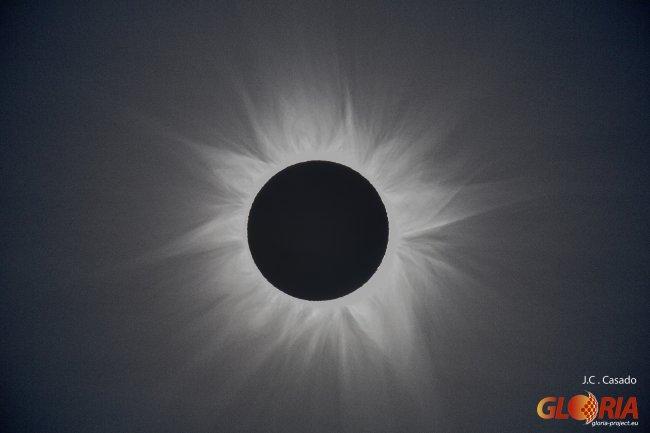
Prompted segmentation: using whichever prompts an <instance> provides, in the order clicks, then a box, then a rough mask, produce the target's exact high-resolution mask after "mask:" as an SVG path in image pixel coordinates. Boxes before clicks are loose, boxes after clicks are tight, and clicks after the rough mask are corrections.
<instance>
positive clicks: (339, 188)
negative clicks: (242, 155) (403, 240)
mask: <svg viewBox="0 0 650 433" xmlns="http://www.w3.org/2000/svg"><path fill="white" fill-rule="evenodd" d="M387 244H388V217H387V214H386V208H385V207H384V204H383V202H382V200H381V198H380V197H379V194H378V193H377V191H376V190H375V188H374V187H373V186H372V184H371V183H370V182H369V181H368V180H367V179H366V178H364V177H363V176H362V175H361V174H359V173H357V172H356V171H354V170H352V169H351V168H349V167H346V166H344V165H341V164H337V163H334V162H329V161H307V162H302V163H299V164H295V165H292V166H290V167H287V168H285V169H284V170H282V171H280V172H279V173H277V174H276V175H274V176H273V177H272V178H271V179H270V180H269V181H268V182H267V183H266V184H265V185H264V186H263V187H262V189H261V190H260V191H259V193H258V194H257V196H256V197H255V200H254V201H253V204H252V206H251V209H250V213H249V216H248V245H249V247H250V251H251V255H252V256H253V260H254V262H255V264H256V265H257V267H258V268H259V270H260V272H261V273H262V275H263V276H264V277H265V278H266V279H267V280H268V281H269V282H270V283H271V284H272V285H273V286H275V287H276V288H278V289H279V290H281V291H283V292H284V293H286V294H288V295H290V296H293V297H295V298H300V299H306V300H310V301H324V300H329V299H336V298H340V297H342V296H345V295H348V294H349V293H352V292H354V291H355V290H357V289H358V288H359V287H361V286H363V285H364V284H365V283H366V282H367V281H368V280H369V279H370V277H372V275H373V274H374V273H375V271H376V270H377V268H378V267H379V265H380V264H381V261H382V258H383V257H384V253H385V252H386V246H387Z"/></svg>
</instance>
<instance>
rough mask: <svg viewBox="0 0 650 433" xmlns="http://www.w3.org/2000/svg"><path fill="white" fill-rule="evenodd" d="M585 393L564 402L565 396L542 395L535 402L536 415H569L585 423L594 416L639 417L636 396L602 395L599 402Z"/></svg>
mask: <svg viewBox="0 0 650 433" xmlns="http://www.w3.org/2000/svg"><path fill="white" fill-rule="evenodd" d="M585 392H586V393H587V395H583V394H577V395H574V396H573V397H571V398H570V399H569V400H568V402H567V403H566V411H565V401H566V398H565V397H544V398H542V399H541V400H540V401H539V403H537V415H539V417H540V418H542V419H568V418H569V416H570V417H571V418H573V419H575V420H577V421H584V422H585V424H589V423H591V422H593V421H594V420H595V419H596V418H598V419H603V418H607V419H610V420H624V419H626V418H628V417H632V419H635V420H636V419H639V410H638V407H637V401H636V397H634V396H632V397H628V398H627V400H626V399H625V398H623V397H602V398H601V399H600V403H599V402H598V400H597V399H596V396H595V395H593V394H592V393H591V392H589V391H585Z"/></svg>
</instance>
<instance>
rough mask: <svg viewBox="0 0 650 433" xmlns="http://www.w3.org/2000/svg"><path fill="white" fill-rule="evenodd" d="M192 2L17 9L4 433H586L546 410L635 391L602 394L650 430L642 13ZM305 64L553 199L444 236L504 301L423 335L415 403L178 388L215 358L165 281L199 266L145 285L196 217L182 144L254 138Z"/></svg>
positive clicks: (6, 43)
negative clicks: (342, 402) (543, 401)
mask: <svg viewBox="0 0 650 433" xmlns="http://www.w3.org/2000/svg"><path fill="white" fill-rule="evenodd" d="M184 3H185V2H179V3H177V4H172V3H171V2H150V3H141V2H134V1H129V2H96V3H93V2H87V3H83V2H80V3H73V2H69V3H68V2H41V3H38V2H20V3H19V2H9V3H8V4H7V3H3V5H2V6H1V8H0V40H1V46H2V48H1V56H2V58H1V60H0V64H1V65H2V67H1V69H2V79H1V80H0V89H1V90H0V91H1V95H2V106H1V109H2V114H1V115H0V164H1V169H0V173H1V176H2V180H1V182H0V194H1V204H0V218H1V219H0V233H1V241H0V257H1V262H0V263H1V267H0V289H1V296H2V298H1V302H0V326H1V328H0V329H1V335H0V338H1V340H0V347H1V349H0V369H1V370H0V371H1V375H0V376H1V379H0V380H1V382H0V430H2V431H5V432H14V431H15V432H72V431H84V432H118V431H122V432H126V431H133V432H136V431H137V432H165V431H169V432H191V431H223V432H225V431H269V430H276V431H286V432H306V431H313V432H319V431H323V432H325V431H400V432H411V431H413V432H422V431H498V432H522V431H538V430H539V431H563V430H566V431H575V430H576V429H579V428H590V427H581V426H579V425H578V424H577V423H575V422H573V421H566V422H561V421H558V422H554V421H543V420H541V419H539V418H538V417H537V415H536V413H535V407H536V404H537V401H538V400H539V399H540V398H541V397H543V396H546V395H566V396H571V395H574V394H576V393H579V392H582V391H583V387H582V385H581V381H582V377H583V376H584V375H589V374H594V375H599V376H601V375H605V374H607V375H610V376H627V375H628V374H630V375H632V376H634V377H636V378H637V379H638V381H639V383H638V384H637V385H636V386H610V387H606V386H593V387H590V388H589V390H590V391H592V392H594V393H595V394H596V395H597V396H600V395H608V394H609V395H615V396H618V395H622V396H628V395H637V396H638V398H639V412H640V420H639V421H640V423H642V424H643V425H645V426H646V427H647V425H648V423H650V418H649V417H650V412H649V411H650V406H649V405H648V403H647V401H648V400H647V398H648V396H649V393H648V386H647V382H648V380H650V374H649V372H648V368H647V366H648V365H650V359H649V358H648V352H647V346H648V330H649V329H650V328H649V326H648V325H649V323H648V305H649V302H648V301H649V296H648V269H649V266H648V264H649V260H648V259H649V258H650V257H649V255H650V253H649V250H648V247H647V245H648V240H649V239H648V221H649V216H650V215H649V212H648V211H649V207H648V204H649V203H650V201H649V196H648V188H647V174H648V166H650V161H649V158H648V132H649V128H648V125H649V123H650V122H648V113H649V110H648V108H649V107H648V104H649V103H650V98H649V96H650V95H649V94H648V80H647V74H648V70H649V68H648V66H649V65H648V63H649V57H648V43H649V38H648V23H650V19H649V18H650V17H649V14H648V11H649V7H648V3H645V2H635V1H607V2H576V3H574V2H567V1H558V2H554V1H549V2H530V3H529V4H524V2H494V3H492V4H488V2H458V1H452V2H421V3H418V2H396V1H394V2H363V1H354V2H349V3H336V4H334V3H332V4H312V3H302V2H298V1H296V2H287V3H282V2H278V3H276V2H273V3H274V5H265V4H262V3H261V2H259V3H253V2H250V3H249V2H230V3H219V2H193V3H191V4H184ZM332 59H335V61H334V60H332ZM301 63H304V64H306V65H307V66H305V67H304V68H303V69H304V70H309V68H312V69H311V70H312V72H313V76H312V78H313V80H314V81H315V82H318V81H319V80H321V79H325V78H324V77H323V75H325V74H326V72H323V71H324V70H328V68H323V67H322V66H323V65H326V66H331V64H332V63H336V65H337V71H338V72H339V73H340V75H341V77H344V79H345V80H347V82H348V83H349V87H350V92H351V95H352V98H353V100H354V101H355V102H357V103H358V104H359V106H361V107H366V108H367V107H370V106H372V105H373V103H375V101H378V100H379V101H382V100H383V99H382V97H377V95H391V98H392V99H390V98H386V100H390V101H392V102H391V103H390V104H389V105H388V106H382V107H376V110H388V111H391V112H395V113H401V114H402V115H409V116H410V115H412V116H414V117H416V118H418V119H433V120H431V122H434V121H435V119H438V118H446V117H453V118H454V119H455V120H454V121H455V124H454V127H453V130H452V132H451V134H450V135H449V137H447V140H446V142H445V144H444V145H443V153H444V152H446V153H448V154H462V155H466V156H467V158H470V159H471V158H482V159H484V158H488V159H489V160H490V161H493V162H494V163H493V164H490V165H489V167H488V168H486V169H485V170H484V171H483V172H481V174H480V176H481V178H482V179H484V180H500V179H510V178H518V179H525V180H526V182H527V184H528V185H533V187H534V188H535V189H536V190H537V191H542V193H539V194H536V195H535V196H534V197H533V198H531V200H528V201H526V202H524V203H519V204H517V205H513V206H510V207H506V208H500V209H497V210H494V211H492V212H489V213H487V214H484V215H481V216H479V217H474V218H470V219H468V220H465V221H462V222H460V223H458V224H460V226H458V227H457V228H456V229H455V230H454V231H453V233H463V237H462V239H447V241H450V242H452V243H453V242H454V241H455V242H456V245H457V248H455V249H453V250H451V252H450V253H449V257H448V259H449V260H450V262H451V263H453V264H454V265H455V266H456V267H458V268H459V269H462V270H463V271H464V272H466V273H467V274H468V275H471V276H472V277H473V278H474V279H476V280H478V281H480V282H481V284H482V285H483V286H484V287H486V288H488V289H487V290H486V291H485V292H472V291H467V290H457V291H454V290H450V293H451V294H450V297H451V298H450V299H449V300H448V302H449V303H450V305H453V313H452V312H451V311H450V312H448V315H446V314H447V313H445V312H442V313H441V314H440V315H438V316H436V317H431V316H428V315H427V311H426V309H424V308H423V309H422V310H421V311H420V312H419V313H420V315H419V316H418V322H419V325H420V326H421V327H422V328H423V329H424V330H425V334H426V335H429V336H430V337H431V341H435V342H436V343H435V344H431V345H430V347H427V349H426V350H429V351H430V352H431V357H432V358H433V359H435V360H436V366H435V367H436V368H435V372H436V374H435V377H434V378H429V379H430V380H431V381H432V385H431V387H430V389H428V392H426V393H425V394H423V395H420V396H418V397H417V399H416V400H417V401H412V400H408V399H405V398H403V397H404V393H403V390H399V389H397V388H396V389H395V390H394V392H393V390H391V389H388V390H382V391H384V392H386V393H387V394H388V395H392V396H393V397H391V398H392V400H388V401H392V403H391V404H389V405H387V406H382V407H379V406H378V405H377V402H376V401H375V400H373V398H372V396H371V395H360V396H359V400H358V406H357V407H356V408H355V409H354V410H352V411H342V410H341V408H340V407H338V406H337V405H336V404H335V403H332V396H334V395H337V392H338V388H337V386H338V385H337V383H336V381H332V380H331V378H332V377H334V376H335V373H336V365H334V364H333V363H332V362H329V361H330V359H329V358H328V356H327V354H325V355H324V357H323V365H322V368H321V369H318V370H316V371H314V372H313V373H312V374H311V375H310V380H307V381H305V382H304V383H302V384H301V385H300V389H295V388H294V387H293V386H294V385H295V384H293V385H287V386H286V388H283V391H282V393H280V394H279V395H275V394H273V393H272V392H270V391H269V390H273V389H276V388H277V387H278V386H280V385H279V384H277V383H274V374H273V373H274V368H277V367H276V366H275V363H272V364H270V365H268V366H267V365H265V366H262V369H261V371H260V373H259V374H258V375H256V376H255V377H253V378H252V379H251V381H250V382H249V383H248V384H247V385H246V387H244V388H242V389H237V390H235V391H233V390H228V391H226V390H225V389H224V388H223V387H222V384H223V383H225V382H226V379H227V377H228V376H229V375H231V374H233V371H235V370H236V368H237V362H238V359H239V357H245V356H248V354H249V353H253V352H254V351H255V346H254V344H252V343H251V345H250V347H246V348H245V349H241V350H238V351H235V350H230V349H229V348H228V347H224V349H223V351H222V353H220V354H219V357H218V358H217V359H216V360H215V361H214V363H213V364H212V365H211V366H210V369H209V373H208V370H207V367H206V373H205V376H200V377H194V378H191V379H190V380H188V382H187V383H186V384H185V386H184V387H181V388H174V387H173V386H172V385H170V381H169V380H168V379H169V377H170V376H173V375H174V374H175V372H176V371H177V370H178V369H180V368H181V366H182V365H184V363H185V362H186V361H187V358H188V353H191V352H192V351H193V350H196V349H197V348H200V346H201V341H200V340H199V339H197V340H195V341H186V342H178V341H177V340H174V338H173V335H175V332H176V331H177V330H178V329H179V328H180V327H182V326H183V324H184V323H186V322H187V321H188V320H190V319H191V317H192V315H193V311H195V310H197V309H200V308H202V307H201V306H200V305H194V306H193V305H191V304H190V303H189V301H188V300H186V301H185V303H184V304H182V305H180V306H178V305H176V304H175V303H174V301H173V300H174V299H176V298H175V296H177V295H175V292H174V291H177V290H179V286H178V285H172V284H167V282H168V281H170V280H173V279H174V276H175V275H178V274H180V271H179V270H180V269H188V267H189V268H190V269H191V266H192V264H191V263H190V261H191V260H193V258H192V257H182V258H178V259H176V260H174V261H172V262H171V263H165V264H149V265H147V266H144V265H143V266H135V265H133V263H135V261H136V260H137V258H138V257H141V256H142V255H144V254H146V253H147V252H148V251H151V250H152V249H155V248H158V247H160V246H161V245H163V244H164V243H165V242H167V241H168V240H169V239H172V238H173V237H174V236H177V235H179V234H182V233H183V232H184V231H185V230H187V229H188V228H190V227H193V226H194V225H195V224H197V223H198V222H199V221H200V220H201V219H202V218H203V217H204V215H200V214H197V212H196V207H195V206H194V205H195V204H196V202H195V201H196V200H199V199H200V194H199V193H197V194H196V195H195V196H193V195H191V194H189V195H188V194H187V191H188V190H191V189H192V188H193V187H194V186H195V185H198V182H197V180H196V178H195V176H193V174H192V172H191V170H189V169H188V165H187V164H186V163H185V161H186V159H187V158H189V156H188V155H187V154H186V153H184V151H183V150H182V149H179V148H176V147H174V145H173V144H172V143H171V141H170V140H169V139H168V138H166V135H168V132H169V131H174V132H176V133H178V134H179V135H184V136H187V137H190V138H192V139H196V140H202V139H206V137H208V136H209V134H208V132H207V130H206V125H209V127H210V128H211V130H216V131H219V133H220V134H222V135H224V136H229V135H233V134H234V133H235V131H247V128H248V125H246V122H245V121H243V120H242V119H244V117H245V116H243V108H242V102H241V100H240V98H239V93H238V89H239V86H244V87H246V88H247V89H248V91H249V92H250V94H251V97H252V98H253V99H255V100H264V98H265V97H267V95H266V93H265V92H266V91H267V90H265V89H268V88H272V87H273V79H272V78H273V77H280V76H285V77H286V76H291V74H292V73H293V71H294V70H295V69H296V67H297V66H296V65H300V64H301ZM329 70H331V68H330V69H329ZM329 78H331V77H329ZM395 95H398V96H399V97H395ZM369 111H371V110H366V111H365V112H364V111H363V110H362V113H361V114H362V115H364V113H365V115H367V116H372V114H368V112H369ZM389 118H390V116H389ZM420 122H422V121H420ZM161 125H162V126H161ZM384 127H385V128H387V129H390V127H391V124H390V122H387V123H386V124H385V125H384ZM161 131H164V132H161ZM238 134H239V135H241V134H245V132H238ZM431 169H432V170H435V169H436V162H435V161H431ZM459 227H460V229H459ZM430 241H431V242H435V239H431V240H430ZM440 322H443V323H444V324H445V326H444V327H443V328H441V327H440V326H439V323H440ZM215 332H218V330H216V331H215ZM282 356H283V354H278V359H282ZM277 362H280V361H277ZM296 386H297V385H296ZM227 392H228V393H231V394H229V395H225V393H227ZM212 398H214V399H215V400H219V401H227V402H228V403H227V404H223V405H220V406H219V410H214V411H211V410H209V409H206V408H209V401H210V400H211V399H212ZM383 401H385V400H383ZM272 403H273V404H272ZM416 406H417V407H418V408H419V409H417V410H416V409H415V407H416ZM271 408H273V409H271ZM422 408H423V409H422ZM636 430H638V431H640V430H641V428H638V429H636Z"/></svg>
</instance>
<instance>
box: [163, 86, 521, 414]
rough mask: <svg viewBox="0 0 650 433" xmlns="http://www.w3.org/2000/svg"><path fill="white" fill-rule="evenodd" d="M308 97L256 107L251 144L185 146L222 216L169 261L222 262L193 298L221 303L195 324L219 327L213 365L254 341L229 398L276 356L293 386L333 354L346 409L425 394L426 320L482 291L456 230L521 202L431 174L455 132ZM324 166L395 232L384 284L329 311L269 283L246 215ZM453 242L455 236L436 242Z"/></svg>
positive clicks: (504, 188) (455, 176)
mask: <svg viewBox="0 0 650 433" xmlns="http://www.w3.org/2000/svg"><path fill="white" fill-rule="evenodd" d="M289 87H291V86H289ZM298 87H300V86H299V85H294V88H293V89H285V91H282V92H281V91H279V90H278V91H277V92H278V94H276V95H275V98H274V102H273V103H272V104H267V105H266V106H262V107H261V108H260V107H259V106H257V105H254V104H252V103H250V102H249V103H248V104H247V105H246V106H247V112H248V122H249V125H250V130H249V131H246V133H242V134H241V136H240V137H234V138H230V139H228V140H224V139H216V138H215V143H196V142H190V141H189V140H182V141H183V143H184V144H187V145H188V146H190V147H191V148H192V149H193V150H194V151H195V152H196V155H198V160H199V161H200V163H199V165H200V167H197V169H196V173H199V174H201V175H202V176H203V180H204V181H205V182H206V183H207V184H209V185H210V186H211V188H213V190H214V194H213V196H212V197H211V199H210V200H208V202H206V203H205V204H204V206H205V208H204V209H203V213H204V214H209V215H211V217H209V218H208V219H207V220H206V221H205V223H204V224H202V225H201V226H199V227H197V228H195V229H193V230H192V231H190V232H189V233H186V234H185V235H183V236H182V237H181V238H180V239H178V240H177V241H175V242H174V243H172V244H171V245H169V246H168V247H167V248H166V249H165V250H164V252H163V255H165V256H173V255H178V254H188V253H199V252H200V253H202V254H207V255H208V256H209V257H211V259H210V260H209V261H208V263H207V264H206V265H205V266H204V267H202V268H201V270H200V273H201V276H200V278H201V287H207V289H201V291H200V293H193V294H189V295H188V296H195V297H196V299H197V302H206V301H205V299H206V298H207V299H212V300H213V301H212V302H211V303H210V305H211V307H210V308H209V309H206V310H205V311H204V312H203V313H202V316H201V317H200V318H198V319H197V324H195V327H200V328H201V329H210V327H211V326H212V327H213V331H212V332H213V334H214V338H213V339H211V341H210V342H208V343H206V344H207V346H206V347H205V348H204V354H203V355H202V356H203V357H207V358H208V359H209V358H210V356H211V354H213V353H217V352H219V351H220V350H222V348H223V347H224V345H238V344H240V343H239V342H241V341H250V340H251V339H255V341H256V350H255V355H254V356H252V357H248V358H246V359H242V360H241V363H240V365H239V371H238V372H237V373H236V374H234V376H233V377H232V378H231V383H230V384H229V386H230V387H231V388H229V389H236V388H237V387H238V386H241V385H242V384H243V383H245V382H246V380H247V378H249V377H251V376H252V375H254V374H256V373H257V371H258V370H259V368H261V366H262V365H264V363H265V362H266V360H268V359H270V358H271V357H272V356H274V355H277V354H285V355H283V356H286V359H287V361H286V365H284V366H283V370H282V371H283V372H284V374H286V377H278V379H277V380H278V383H285V381H286V383H293V382H292V381H293V380H294V379H293V377H294V375H295V374H297V373H296V372H306V371H309V369H310V368H312V367H313V366H314V365H317V364H318V362H319V358H320V357H321V356H322V355H321V354H322V353H323V350H327V351H328V353H330V354H334V356H335V357H336V358H337V359H338V361H337V363H338V367H337V371H338V372H339V374H340V375H341V386H342V387H343V388H342V395H341V398H342V399H343V400H344V401H348V400H349V401H351V400H352V399H354V398H357V397H358V396H359V395H362V394H365V395H368V396H370V395H371V394H372V393H373V391H372V390H373V389H376V387H377V386H381V383H382V381H389V380H391V381H394V380H395V379H398V380H401V381H402V382H403V383H404V385H405V389H410V390H412V392H413V393H415V394H417V392H418V389H419V386H425V384H426V383H427V381H428V380H429V379H428V378H431V377H433V373H432V370H434V368H433V365H434V363H433V362H432V360H431V359H430V355H431V352H430V343H428V342H427V341H425V340H426V337H425V336H424V334H423V332H422V330H421V329H420V327H419V326H418V324H419V323H420V322H418V320H416V314H418V311H420V312H423V311H424V312H425V314H435V310H433V309H432V308H431V306H432V305H435V304H436V303H437V302H438V301H440V300H441V299H442V298H444V296H445V290H443V289H444V288H445V287H446V286H447V285H448V284H449V282H453V283H454V285H456V286H463V285H464V284H465V285H467V286H469V285H471V278H470V277H468V276H467V275H464V274H463V273H462V272H461V271H460V270H458V269H456V268H455V267H454V266H453V265H452V264H451V263H449V262H448V261H447V260H446V255H445V252H446V248H447V247H448V245H449V240H448V239H449V237H450V236H453V235H454V233H455V232H454V224H455V223H457V222H459V221H461V220H463V219H466V218H468V217H471V216H475V215H477V214H480V213H482V212H485V211H487V210H490V209H493V208H495V207H498V206H502V205H505V204H508V203H512V202H513V201H517V200H520V199H522V196H521V194H517V193H516V191H515V190H514V189H513V188H511V187H510V186H508V185H506V184H504V183H488V184H480V183H473V182H472V177H473V176H474V175H475V172H473V171H469V172H467V171H463V170H467V166H468V165H467V164H465V165H464V164H463V162H465V161H460V162H459V163H458V164H455V165H450V166H449V167H447V168H446V169H445V170H443V171H437V172H433V171H432V169H431V168H430V167H431V163H430V161H431V160H432V158H436V150H437V149H438V145H439V144H440V143H441V142H442V140H444V139H445V135H446V133H447V132H448V131H445V129H444V128H443V126H444V125H440V124H438V125H437V126H436V128H428V129H427V128H424V127H422V125H421V124H420V125H418V124H416V125H409V123H408V119H406V120H405V119H401V120H400V122H398V123H397V124H396V125H395V127H394V130H393V131H392V132H391V133H390V134H386V133H385V128H384V127H383V126H379V125H380V124H381V121H382V119H377V120H376V121H369V120H368V119H369V118H371V117H372V116H369V115H368V113H363V114H364V116H363V119H364V120H361V117H359V116H357V114H356V113H355V110H354V108H353V107H354V104H353V103H352V101H351V97H350V96H349V95H347V94H345V92H342V94H339V93H337V92H333V93H327V92H322V91H308V90H307V89H302V88H298ZM371 120H372V119H371ZM423 131H424V132H423ZM251 132H252V133H251ZM251 137H253V138H251ZM312 160H322V161H332V162H336V163H340V164H343V165H345V166H347V167H350V168H352V169H353V170H355V171H357V172H359V173H360V174H361V175H363V176H364V177H365V178H366V179H368V180H369V181H370V182H371V183H372V185H373V186H374V188H375V189H376V190H377V191H378V193H379V195H380V197H381V199H382V201H383V203H384V205H385V206H386V211H387V214H388V219H389V225H390V231H389V240H388V246H387V250H386V254H385V256H384V258H383V260H382V262H381V265H380V267H379V269H378V271H377V272H376V273H375V274H374V275H373V276H372V278H371V279H370V280H369V281H368V282H367V283H366V284H365V285H364V286H363V287H361V288H360V289H358V290H356V291H354V292H352V293H351V294H349V295H347V296H344V297H341V298H338V299H333V300H329V301H319V302H312V301H305V300H301V299H297V298H293V297H291V296H289V295H286V294H284V293H282V292H281V291H279V290H277V289H276V288H275V287H273V286H272V285H271V284H270V283H268V282H267V281H266V280H265V279H264V277H263V276H262V275H261V273H260V271H259V270H258V268H257V267H256V265H255V263H254V262H253V259H252V256H251V253H250V250H249V247H248V243H247V216H248V213H249V211H250V208H251V205H252V202H253V200H254V198H255V196H256V194H257V193H258V191H260V189H261V188H262V186H263V185H264V184H265V183H266V182H267V181H268V180H269V179H270V178H271V177H272V176H273V175H275V174H276V173H278V172H279V171H281V170H283V169H285V168H286V167H289V166H291V165H294V164H296V163H299V162H303V161H312ZM441 231H443V232H444V233H445V236H440V239H436V237H437V234H438V233H440V232H441ZM445 239H447V240H445ZM461 242H462V241H461ZM195 278H196V277H195ZM197 286H198V284H197ZM204 290H207V292H206V291H204ZM197 292H198V289H197ZM432 320H434V321H435V316H433V317H432ZM188 332H190V331H188ZM197 362H198V361H197ZM387 368H388V369H390V373H382V374H380V375H379V376H377V374H373V375H367V374H365V373H363V372H365V371H375V372H382V371H383V372H385V371H386V369H387ZM378 384H379V385H378Z"/></svg>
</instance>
